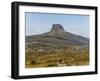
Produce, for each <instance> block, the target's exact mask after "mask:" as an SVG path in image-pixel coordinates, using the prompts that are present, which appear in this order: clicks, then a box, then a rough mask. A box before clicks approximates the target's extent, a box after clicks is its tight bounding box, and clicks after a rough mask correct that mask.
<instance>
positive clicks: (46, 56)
mask: <svg viewBox="0 0 100 81" xmlns="http://www.w3.org/2000/svg"><path fill="white" fill-rule="evenodd" d="M34 46H35V45H34ZM33 48H34V49H35V48H36V47H33ZM40 48H41V47H37V49H40ZM42 49H45V50H40V51H39V50H35V51H32V52H26V60H25V61H26V62H25V63H26V64H25V66H26V68H34V67H59V66H82V65H88V64H89V50H88V48H82V47H80V46H65V47H63V49H61V48H59V49H58V48H55V50H53V51H50V50H51V49H54V48H53V47H51V49H50V48H49V50H47V49H48V48H47V47H42ZM26 50H27V49H26ZM49 51H50V52H49Z"/></svg>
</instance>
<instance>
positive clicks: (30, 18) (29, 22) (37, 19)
mask: <svg viewBox="0 0 100 81" xmlns="http://www.w3.org/2000/svg"><path fill="white" fill-rule="evenodd" d="M25 16H26V17H25V19H26V20H25V21H26V23H25V24H26V32H25V33H26V36H30V35H38V34H42V33H46V32H49V31H50V30H51V28H52V25H53V24H61V25H62V26H63V27H64V30H65V31H66V32H70V33H73V34H76V35H80V36H83V37H86V38H89V21H90V20H89V16H88V15H74V14H66V15H65V14H49V13H30V12H26V13H25Z"/></svg>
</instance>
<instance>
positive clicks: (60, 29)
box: [51, 24, 64, 32]
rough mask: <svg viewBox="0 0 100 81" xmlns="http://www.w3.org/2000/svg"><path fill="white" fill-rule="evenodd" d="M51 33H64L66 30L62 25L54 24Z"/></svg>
mask: <svg viewBox="0 0 100 81" xmlns="http://www.w3.org/2000/svg"><path fill="white" fill-rule="evenodd" d="M51 32H64V28H63V26H62V25H61V24H53V25H52V29H51Z"/></svg>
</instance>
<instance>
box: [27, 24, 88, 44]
mask: <svg viewBox="0 0 100 81" xmlns="http://www.w3.org/2000/svg"><path fill="white" fill-rule="evenodd" d="M25 39H26V44H29V43H30V44H31V43H41V44H45V43H46V44H49V45H50V44H52V45H84V46H88V45H89V39H87V38H85V37H83V36H79V35H75V34H72V33H70V32H67V31H65V30H64V27H63V26H62V25H61V24H53V25H52V28H51V30H50V31H49V32H46V33H43V34H40V35H31V36H26V38H25Z"/></svg>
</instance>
